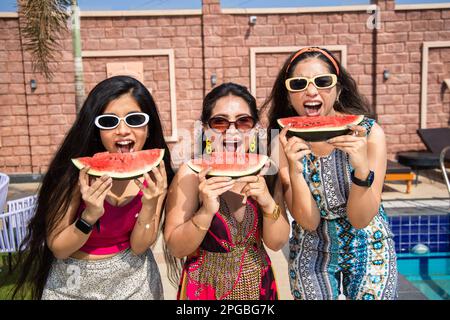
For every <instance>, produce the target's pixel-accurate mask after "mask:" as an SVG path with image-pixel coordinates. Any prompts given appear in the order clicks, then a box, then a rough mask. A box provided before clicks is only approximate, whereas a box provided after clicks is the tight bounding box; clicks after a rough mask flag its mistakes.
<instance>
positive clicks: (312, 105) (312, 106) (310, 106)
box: [303, 101, 322, 117]
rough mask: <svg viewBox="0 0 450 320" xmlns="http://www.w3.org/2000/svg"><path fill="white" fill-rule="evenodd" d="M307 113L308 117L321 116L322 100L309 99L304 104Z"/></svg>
mask: <svg viewBox="0 0 450 320" xmlns="http://www.w3.org/2000/svg"><path fill="white" fill-rule="evenodd" d="M303 107H304V109H305V113H306V115H307V116H308V117H313V116H320V108H321V107H322V102H320V101H309V102H305V103H304V104H303Z"/></svg>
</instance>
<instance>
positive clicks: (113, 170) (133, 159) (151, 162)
mask: <svg viewBox="0 0 450 320" xmlns="http://www.w3.org/2000/svg"><path fill="white" fill-rule="evenodd" d="M163 157H164V149H150V150H142V151H135V152H127V153H112V152H100V153H96V154H94V156H92V157H81V158H76V159H72V162H73V164H74V165H75V166H76V167H77V168H78V169H80V170H81V169H83V168H84V167H85V166H89V167H90V169H89V171H88V174H89V175H91V176H97V177H100V176H102V175H104V174H106V175H108V176H110V177H111V178H113V179H132V178H136V177H139V176H142V175H143V174H144V173H146V172H149V171H151V170H152V169H153V168H154V167H156V166H157V165H158V164H159V163H160V162H161V160H162V159H163Z"/></svg>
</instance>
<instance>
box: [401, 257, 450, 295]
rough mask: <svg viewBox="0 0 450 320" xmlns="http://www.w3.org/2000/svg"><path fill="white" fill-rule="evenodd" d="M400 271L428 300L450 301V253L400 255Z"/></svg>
mask: <svg viewBox="0 0 450 320" xmlns="http://www.w3.org/2000/svg"><path fill="white" fill-rule="evenodd" d="M397 264H398V271H399V273H401V274H402V275H404V276H405V278H406V279H407V280H408V281H409V282H410V283H411V284H413V285H414V286H415V287H416V288H417V289H419V290H420V291H421V292H422V293H423V294H424V295H425V296H426V297H427V298H428V299H431V300H450V252H431V253H428V254H422V255H418V254H413V253H399V254H398V260H397Z"/></svg>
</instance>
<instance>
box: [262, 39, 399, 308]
mask: <svg viewBox="0 0 450 320" xmlns="http://www.w3.org/2000/svg"><path fill="white" fill-rule="evenodd" d="M265 107H266V108H269V110H268V114H267V116H268V127H269V129H277V128H278V126H277V119H279V118H284V117H290V116H297V115H300V116H307V117H312V116H336V115H346V114H364V115H367V114H368V113H369V112H368V110H369V108H368V104H367V102H366V101H365V99H364V98H363V97H362V95H360V93H359V92H358V89H357V87H356V83H355V81H354V80H353V79H352V77H351V76H350V75H349V74H348V73H347V72H346V71H345V69H344V68H343V67H342V65H341V64H340V63H339V62H338V61H337V59H336V58H335V57H334V56H333V55H332V54H331V53H330V52H329V51H327V50H325V49H321V48H317V47H310V48H304V49H301V50H299V51H297V52H295V53H293V54H292V55H291V56H290V57H289V58H288V59H287V60H286V62H285V64H284V65H283V67H282V69H281V70H280V72H279V74H278V77H277V79H276V81H275V84H274V87H273V89H272V93H271V96H270V97H269V99H268V100H267V101H266V103H265ZM350 129H351V131H350V132H351V134H348V135H342V136H339V137H334V138H332V139H329V140H327V141H321V142H307V141H304V140H302V139H300V138H298V137H287V136H286V134H287V131H288V127H286V128H284V129H283V130H282V131H281V132H280V134H279V139H274V142H275V143H278V142H279V143H278V144H277V145H276V147H275V148H272V157H273V158H275V159H277V158H278V159H279V168H280V177H281V180H282V184H283V186H284V196H285V200H286V203H287V205H288V208H289V211H290V213H291V215H292V217H293V218H294V221H293V223H292V228H293V229H292V237H291V239H290V242H289V243H290V254H289V278H290V284H291V292H292V295H293V296H294V298H295V299H306V300H310V299H337V298H338V296H339V294H340V283H341V281H342V285H343V294H344V295H345V296H346V297H347V299H367V300H372V299H395V298H396V296H397V263H396V255H395V250H394V243H393V240H392V238H393V234H392V232H391V231H390V229H389V226H388V220H387V217H386V213H385V211H384V209H383V206H382V204H381V192H382V187H383V182H384V176H385V173H386V158H387V155H386V153H387V152H386V140H385V135H384V132H383V130H382V129H381V127H380V126H379V125H378V124H377V123H376V122H375V120H373V119H370V118H368V117H366V116H365V117H364V119H363V120H362V122H361V123H360V124H359V125H356V126H351V127H350ZM269 132H270V130H269Z"/></svg>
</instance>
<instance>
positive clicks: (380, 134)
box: [368, 123, 385, 142]
mask: <svg viewBox="0 0 450 320" xmlns="http://www.w3.org/2000/svg"><path fill="white" fill-rule="evenodd" d="M368 139H369V140H370V141H375V142H377V141H384V140H385V135H384V131H383V128H381V127H380V125H379V124H378V123H374V124H373V126H372V129H371V130H370V134H369V136H368Z"/></svg>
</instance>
